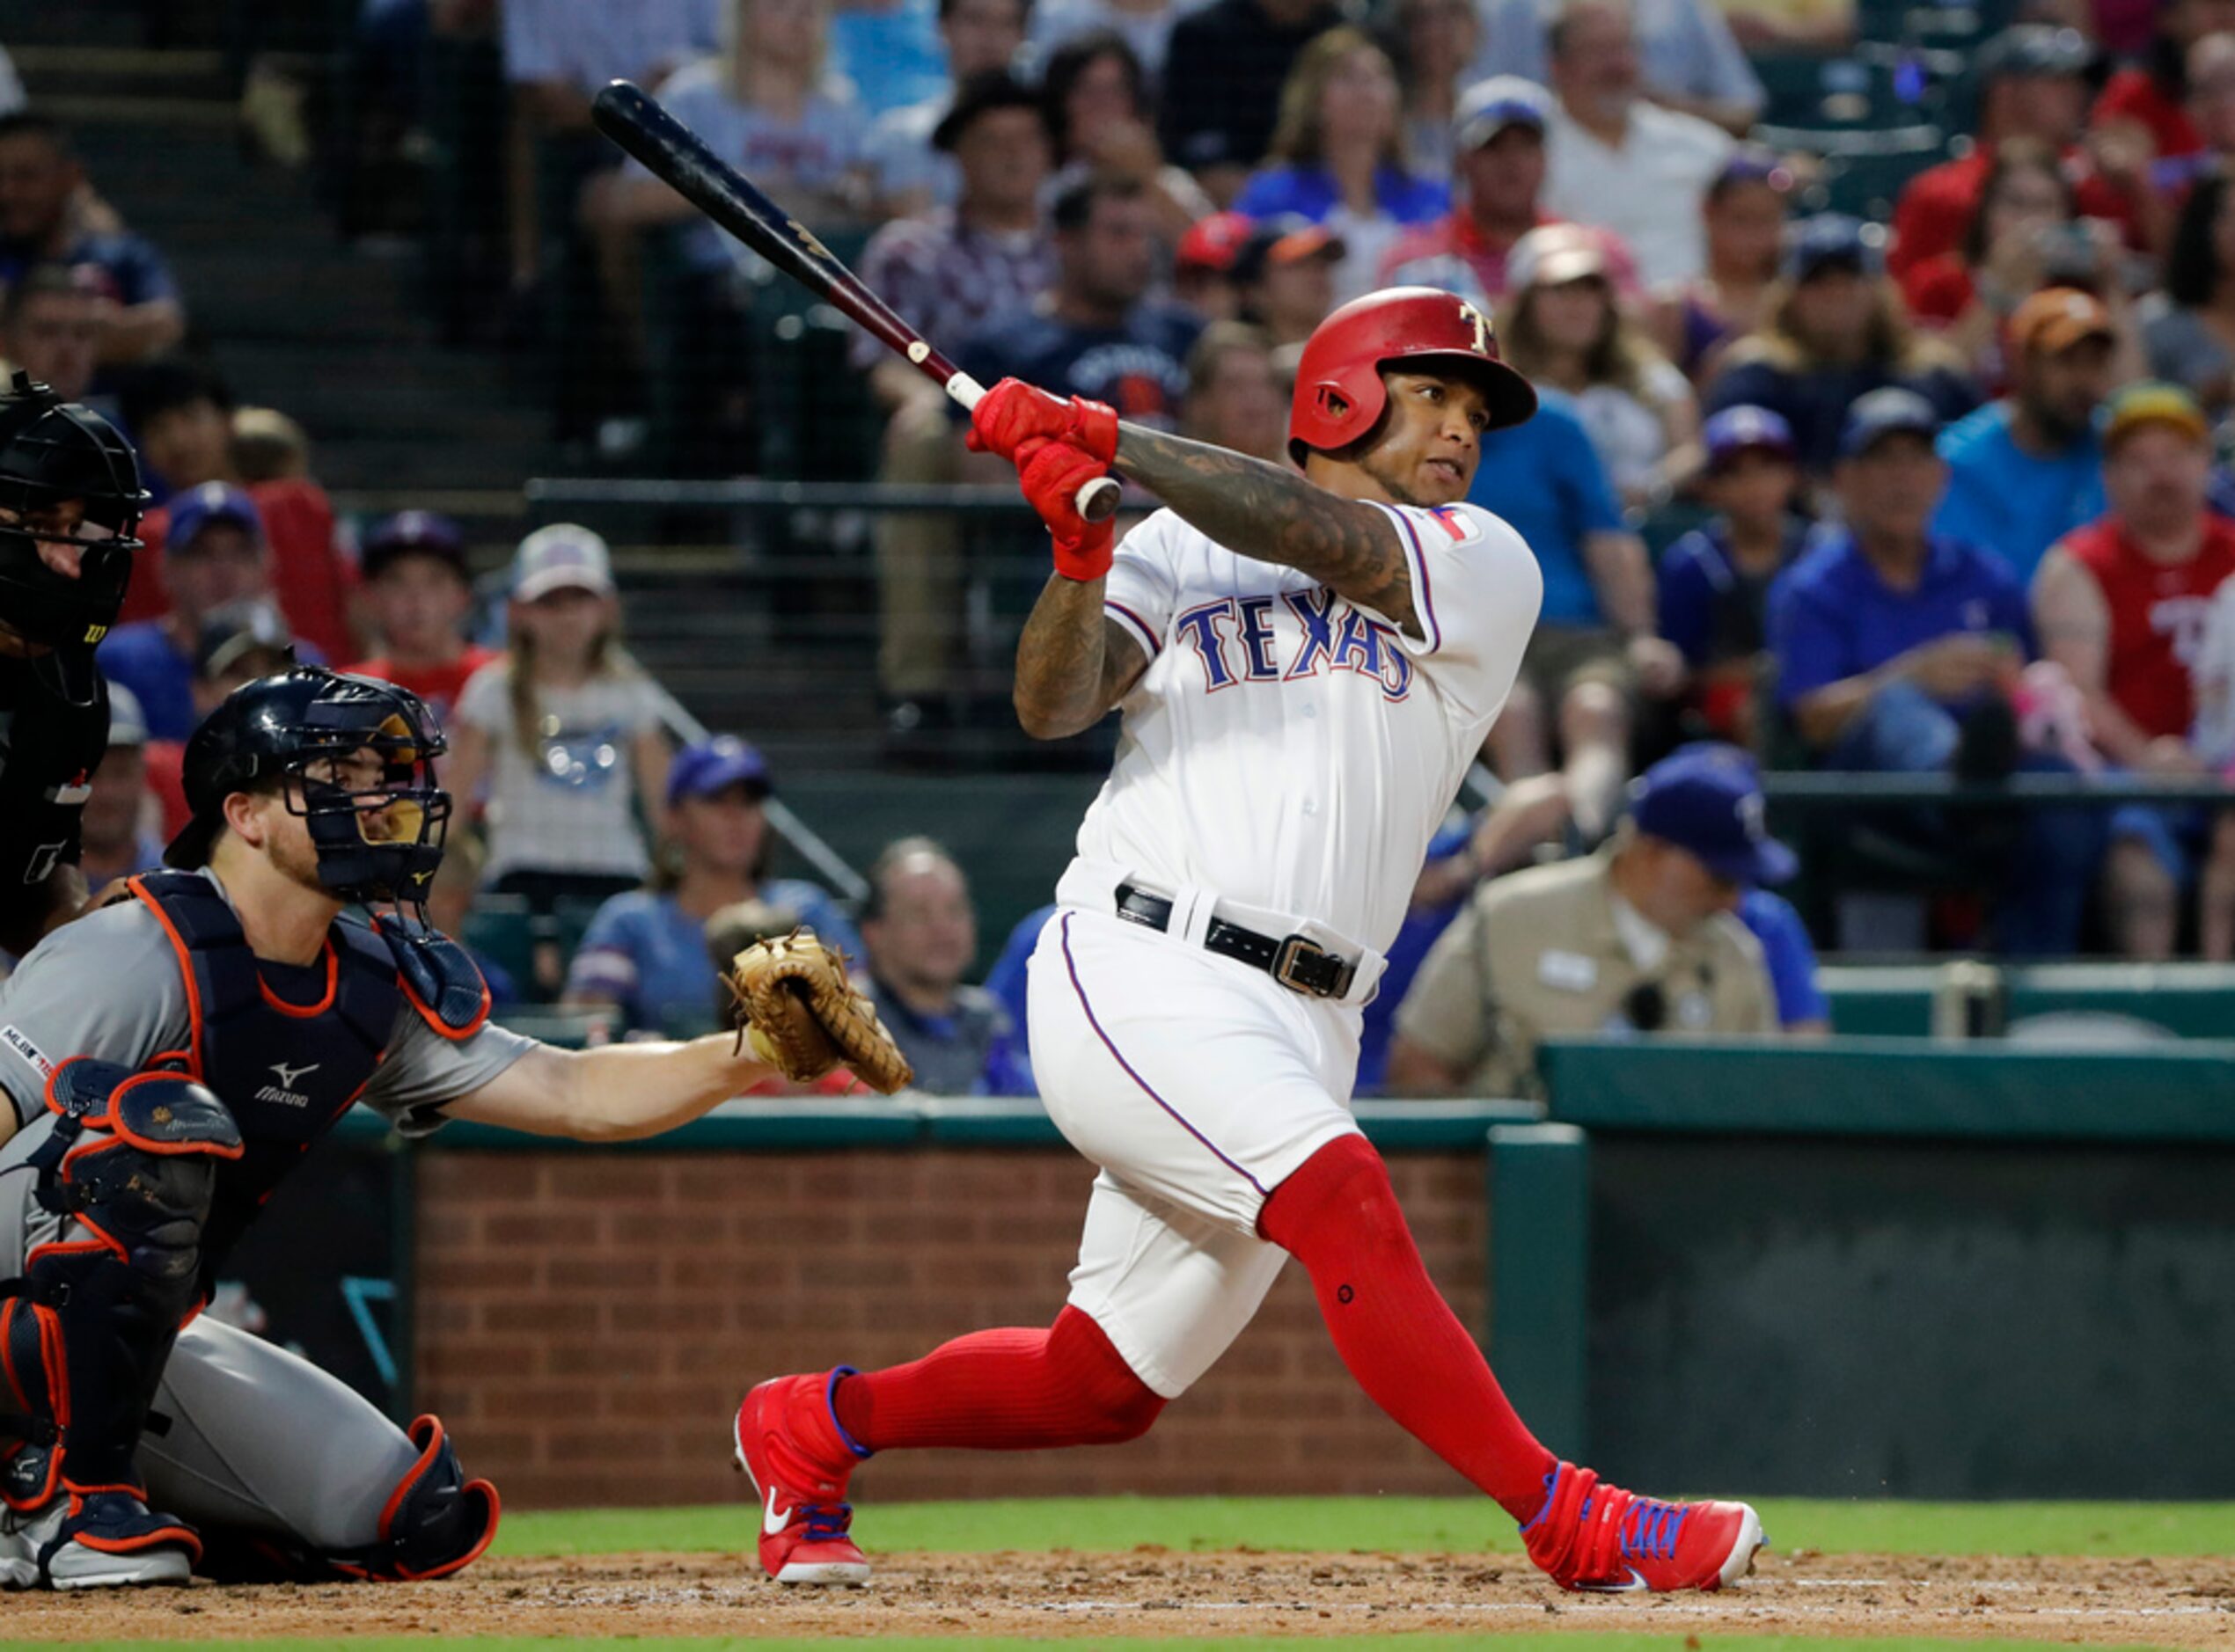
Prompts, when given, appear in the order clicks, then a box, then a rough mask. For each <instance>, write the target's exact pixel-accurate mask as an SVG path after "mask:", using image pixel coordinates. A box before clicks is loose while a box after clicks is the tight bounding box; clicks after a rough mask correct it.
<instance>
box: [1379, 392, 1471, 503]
mask: <svg viewBox="0 0 2235 1652" xmlns="http://www.w3.org/2000/svg"><path fill="white" fill-rule="evenodd" d="M1383 382H1384V383H1385V384H1387V385H1388V386H1389V415H1388V418H1387V420H1386V421H1385V423H1384V424H1383V427H1382V433H1381V440H1379V441H1378V442H1375V443H1374V445H1373V446H1372V447H1371V448H1369V449H1367V451H1366V452H1365V453H1364V454H1362V455H1361V456H1360V457H1359V460H1358V464H1359V469H1360V470H1362V471H1365V472H1366V473H1367V475H1368V476H1370V477H1372V478H1373V479H1374V480H1375V481H1377V482H1379V483H1380V484H1381V486H1382V489H1383V491H1385V492H1386V493H1388V494H1389V497H1390V499H1392V500H1393V501H1396V503H1398V504H1400V505H1452V504H1456V503H1457V502H1458V501H1461V500H1462V499H1464V498H1466V497H1467V489H1468V486H1469V485H1470V484H1471V483H1472V482H1473V481H1474V479H1475V466H1476V465H1477V464H1479V463H1480V462H1481V459H1482V437H1483V432H1484V431H1485V430H1487V429H1489V428H1490V404H1489V402H1488V401H1486V400H1485V399H1484V396H1483V392H1482V391H1481V390H1479V389H1478V388H1477V386H1476V385H1474V384H1472V383H1470V382H1469V381H1468V380H1467V379H1465V378H1463V377H1462V376H1458V375H1452V376H1443V375H1441V374H1435V373H1389V374H1385V375H1384V376H1383Z"/></svg>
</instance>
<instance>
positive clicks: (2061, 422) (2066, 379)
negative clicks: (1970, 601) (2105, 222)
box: [1932, 287, 2117, 583]
mask: <svg viewBox="0 0 2235 1652" xmlns="http://www.w3.org/2000/svg"><path fill="white" fill-rule="evenodd" d="M2009 338H2010V394H2009V395H2008V396H2006V397H2004V398H2003V399H2002V400H2000V401H1997V402H1990V403H1989V404H1988V405H1987V406H1984V407H1982V408H1980V409H1979V411H1978V412H1976V413H1972V414H1970V415H1968V417H1966V418H1963V419H1960V420H1957V422H1955V423H1954V424H1953V425H1950V426H1949V427H1948V428H1946V430H1944V431H1942V432H1941V433H1940V457H1942V458H1944V459H1946V461H1947V464H1948V491H1947V493H1946V495H1945V496H1944V497H1943V498H1942V499H1941V501H1940V508H1939V511H1938V514H1937V515H1935V516H1934V517H1933V519H1932V529H1933V531H1934V532H1935V533H1938V534H1940V535H1943V536H1945V537H1947V538H1950V539H1960V540H1962V541H1964V542H1965V543H1967V544H1969V545H1976V546H1977V547H1978V548H1979V549H1980V550H1982V551H1985V552H1990V553H1992V554H1993V555H1995V556H1997V557H1999V558H2001V559H2003V560H2004V562H2006V563H2008V564H2009V565H2010V567H2011V571H2012V573H2014V574H2017V575H2018V578H2019V581H2020V582H2021V583H2022V582H2030V581H2032V579H2033V569H2034V568H2035V567H2037V566H2039V564H2040V562H2041V556H2042V554H2043V553H2044V552H2047V551H2048V547H2049V546H2051V545H2055V543H2056V542H2057V541H2058V540H2059V539H2061V538H2063V537H2064V536H2065V535H2066V534H2068V533H2070V531H2071V530H2073V529H2075V528H2077V527H2079V526H2080V525H2081V524H2082V523H2090V522H2093V521H2094V520H2095V519H2096V518H2097V517H2098V516H2100V515H2102V514H2103V512H2104V510H2105V508H2106V507H2105V504H2104V498H2103V444H2102V442H2100V441H2099V440H2098V438H2097V436H2096V434H2095V410H2096V408H2097V406H2099V404H2100V403H2101V402H2102V400H2103V398H2105V397H2106V396H2107V395H2109V394H2110V392H2111V383H2112V362H2111V355H2112V352H2113V350H2114V349H2115V348H2116V347H2117V339H2116V335H2115V334H2114V333H2113V332H2112V330H2111V316H2110V312H2109V311H2107V310H2105V309H2104V307H2103V304H2102V302H2101V301H2100V300H2099V299H2098V298H2096V297H2095V296H2093V295H2092V294H2089V293H2084V292H2080V291H2078V290H2077V289H2073V288H2070V287H2051V288H2047V289H2043V290H2042V291H2041V292H2037V293H2035V294H2034V295H2033V296H2032V297H2030V298H2028V299H2027V300H2026V302H2025V303H2022V304H2020V305H2019V306H2018V312H2017V314H2016V315H2014V316H2012V318H2011V321H2010V331H2009Z"/></svg>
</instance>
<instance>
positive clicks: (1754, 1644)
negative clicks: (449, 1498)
mask: <svg viewBox="0 0 2235 1652" xmlns="http://www.w3.org/2000/svg"><path fill="white" fill-rule="evenodd" d="M831 1639H832V1637H825V1638H823V1639H820V1640H786V1641H751V1640H741V1639H736V1638H728V1639H719V1640H717V1639H707V1640H699V1641H692V1640H668V1639H645V1640H640V1639H638V1638H637V1637H635V1636H634V1635H630V1636H627V1637H626V1638H624V1639H622V1640H619V1641H602V1640H601V1641H588V1640H585V1641H564V1640H537V1639H533V1638H531V1637H529V1636H525V1635H502V1636H500V1635H455V1636H445V1637H443V1640H442V1641H440V1642H439V1644H440V1645H441V1646H442V1647H443V1648H444V1649H445V1652H449V1649H450V1648H464V1649H465V1652H553V1648H568V1647H574V1648H584V1647H590V1646H605V1645H612V1646H614V1647H617V1648H618V1647H626V1648H627V1652H725V1649H731V1652H742V1648H748V1647H750V1648H754V1652H829V1648H830V1645H831ZM11 1644H16V1645H23V1646H43V1645H47V1644H49V1643H48V1642H44V1641H21V1642H15V1643H11ZM67 1644H68V1645H69V1647H70V1652H177V1648H179V1646H180V1644H181V1643H180V1642H179V1641H70V1642H68V1643H67ZM247 1644H249V1645H251V1646H253V1647H254V1648H255V1649H256V1652H310V1649H311V1648H346V1652H427V1648H429V1646H430V1645H433V1644H437V1643H436V1642H432V1641H426V1640H407V1639H402V1638H398V1637H392V1636H386V1635H374V1636H367V1637H365V1638H363V1639H359V1638H357V1637H355V1636H352V1637H350V1638H349V1639H348V1640H347V1641H302V1640H286V1641H252V1642H248V1643H247ZM875 1644H876V1652H1023V1648H1042V1647H1045V1646H1048V1645H1050V1644H1052V1643H1051V1642H1049V1641H1030V1640H1023V1639H1017V1638H1012V1637H1009V1636H999V1637H991V1638H989V1637H983V1636H978V1635H968V1636H965V1635H937V1636H934V1635H878V1636H876V1641H875ZM1068 1644H1077V1645H1079V1646H1081V1647H1082V1648H1085V1647H1090V1648H1093V1652H1184V1648H1187V1647H1189V1646H1199V1645H1202V1644H1205V1642H1203V1641H1181V1640H1163V1641H1152V1640H1145V1639H1135V1638H1132V1637H1128V1636H1103V1635H1096V1636H1095V1637H1094V1638H1093V1639H1092V1640H1091V1641H1079V1642H1075V1643H1068ZM1241 1644H1243V1645H1246V1646H1247V1647H1248V1648H1249V1652H1343V1648H1353V1649H1354V1652H1369V1649H1371V1652H1384V1649H1385V1648H1395V1652H1475V1649H1476V1648H1481V1652H1675V1649H1676V1648H1684V1652H1693V1649H1694V1648H1702V1649H1704V1652H1823V1648H1824V1647H1825V1646H1826V1645H1827V1644H1828V1642H1826V1641H1812V1640H1808V1639H1806V1638H1804V1637H1802V1636H1799V1635H1784V1634H1765V1635H1724V1634H1704V1635H1677V1634H1495V1635H1492V1634H1375V1635H1330V1636H1327V1637H1325V1638H1323V1639H1316V1640H1306V1639H1300V1638H1296V1637H1292V1636H1286V1635H1263V1636H1259V1635H1251V1636H1249V1637H1248V1638H1247V1639H1246V1641H1242V1642H1241ZM2048 1644H2049V1643H2048V1642H2046V1641H1938V1640H1924V1639H1918V1638H1875V1639H1868V1640H1853V1641H1849V1640H1841V1641H1838V1642H1836V1645H1837V1647H1838V1648H1839V1652H1982V1649H1991V1648H1997V1647H2001V1648H2016V1647H2046V1646H2048ZM2119 1652H2148V1649H2147V1648H2143V1647H2140V1646H2135V1645H2126V1646H2121V1648H2119Z"/></svg>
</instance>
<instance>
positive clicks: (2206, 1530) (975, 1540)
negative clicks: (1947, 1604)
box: [496, 1497, 2235, 1556]
mask: <svg viewBox="0 0 2235 1652" xmlns="http://www.w3.org/2000/svg"><path fill="white" fill-rule="evenodd" d="M1756 1506H1757V1507H1758V1508H1759V1509H1761V1510H1762V1524H1764V1525H1765V1526H1766V1527H1767V1528H1768V1530H1769V1533H1770V1542H1771V1544H1772V1545H1773V1546H1776V1547H1777V1548H1779V1549H1782V1550H1786V1551H1791V1550H1793V1549H1798V1548H1810V1549H1823V1550H1828V1551H1833V1552H1845V1551H1868V1552H1872V1553H1891V1554H2097V1555H2106V1556H2119V1555H2140V1554H2148V1555H2159V1556H2170V1555H2183V1554H2192V1555H2193V1554H2235V1503H2154V1502H2131V1503H2113V1502H2104V1503H2091V1502H2006V1503H1993V1502H1988V1503H1921V1502H1861V1501H1856V1502H1831V1501H1819V1500H1803V1499H1798V1498H1779V1497H1771V1498H1764V1499H1762V1500H1760V1501H1759V1502H1757V1504H1756ZM756 1512H757V1511H756V1510H755V1509H753V1507H752V1506H751V1504H750V1503H739V1504H737V1505H736V1506H734V1507H731V1506H724V1505H711V1506H704V1507H698V1508H689V1509H582V1510H578V1511H569V1512H566V1513H552V1514H534V1513H523V1514H508V1515H507V1516H506V1517H505V1519H504V1526H503V1530H502V1532H501V1534H500V1535H499V1537H498V1539H497V1546H496V1552H497V1553H500V1554H520V1555H526V1554H597V1553H613V1552H615V1551H620V1550H643V1549H666V1550H676V1551H691V1552H706V1551H722V1550H738V1551H742V1550H744V1549H745V1548H748V1547H750V1546H751V1543H752V1540H753V1537H754V1528H755V1519H754V1516H755V1514H756ZM854 1532H855V1535H857V1536H858V1537H859V1538H861V1541H862V1543H863V1544H864V1545H865V1546H867V1547H868V1548H869V1549H870V1550H871V1551H872V1552H875V1551H876V1550H878V1549H888V1550H909V1549H921V1550H942V1549H944V1550H950V1551H962V1550H986V1549H1130V1548H1132V1547H1135V1546H1138V1545H1140V1544H1145V1543H1148V1544H1161V1545H1162V1546H1164V1547H1166V1548H1171V1549H1227V1548H1235V1547H1237V1546H1242V1545H1245V1544H1246V1545H1248V1546H1250V1547H1252V1548H1259V1549H1292V1550H1304V1551H1324V1552H1329V1553H1342V1552H1345V1551H1350V1550H1364V1551H1368V1552H1373V1551H1381V1550H1387V1551H1391V1552H1395V1553H1422V1552H1436V1553H1452V1552H1462V1553H1463V1552H1468V1551H1473V1550H1505V1551H1508V1552H1515V1553H1517V1552H1519V1550H1520V1547H1521V1544H1520V1541H1519V1539H1518V1538H1517V1537H1516V1536H1515V1534H1514V1531H1513V1523H1512V1522H1511V1521H1510V1520H1507V1519H1506V1518H1505V1517H1503V1516H1501V1515H1500V1514H1499V1512H1498V1510H1497V1509H1495V1508H1494V1507H1493V1506H1491V1504H1490V1503H1489V1502H1485V1501H1484V1500H1483V1499H1481V1498H1478V1497H1188V1498H1161V1497H1093V1498H1087V1497H1070V1498H1049V1499H1045V1500H1029V1501H1016V1502H931V1503H888V1504H882V1505H880V1504H877V1503H875V1502H870V1503H866V1504H864V1505H863V1506H862V1507H861V1510H860V1512H859V1513H858V1514H857V1515H856V1516H855V1518H854Z"/></svg>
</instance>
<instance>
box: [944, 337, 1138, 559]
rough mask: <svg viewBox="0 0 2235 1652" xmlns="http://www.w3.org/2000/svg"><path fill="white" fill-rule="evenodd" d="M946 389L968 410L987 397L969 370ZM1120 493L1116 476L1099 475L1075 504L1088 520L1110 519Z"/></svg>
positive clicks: (1083, 487)
mask: <svg viewBox="0 0 2235 1652" xmlns="http://www.w3.org/2000/svg"><path fill="white" fill-rule="evenodd" d="M947 393H948V394H949V396H951V397H953V398H955V400H956V402H958V403H960V404H961V406H962V408H963V411H964V412H965V413H968V412H969V411H970V410H971V408H973V407H975V406H978V403H979V402H981V401H983V400H985V399H986V386H985V385H983V384H979V383H978V381H977V380H976V379H974V378H972V377H971V376H970V375H969V374H967V373H964V372H956V374H955V375H954V376H952V377H950V378H949V379H948V381H947ZM1118 493H1119V489H1118V479H1117V478H1116V477H1114V476H1097V477H1096V478H1095V479H1094V480H1093V481H1091V482H1087V483H1083V484H1081V486H1080V488H1079V491H1078V492H1077V493H1074V494H1073V495H1072V499H1071V504H1072V508H1074V509H1075V510H1076V511H1077V512H1078V513H1079V515H1081V517H1082V518H1083V519H1084V520H1086V521H1088V522H1108V521H1109V520H1110V518H1111V517H1112V516H1114V515H1117V514H1118Z"/></svg>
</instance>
